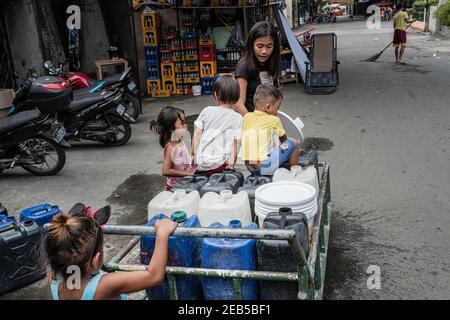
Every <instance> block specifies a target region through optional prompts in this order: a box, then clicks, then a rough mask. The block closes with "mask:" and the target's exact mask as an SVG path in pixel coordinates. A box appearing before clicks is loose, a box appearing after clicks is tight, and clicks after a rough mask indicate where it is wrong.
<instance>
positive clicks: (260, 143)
mask: <svg viewBox="0 0 450 320" xmlns="http://www.w3.org/2000/svg"><path fill="white" fill-rule="evenodd" d="M284 135H286V131H285V130H284V128H283V124H282V123H281V120H280V118H278V117H276V116H272V115H269V114H267V113H265V112H263V111H259V110H256V111H255V112H253V113H248V114H247V115H246V116H245V117H244V124H243V127H242V160H244V161H266V160H267V159H268V155H269V153H270V152H271V151H272V150H273V149H274V148H275V147H276V140H275V139H276V138H281V137H283V136H284Z"/></svg>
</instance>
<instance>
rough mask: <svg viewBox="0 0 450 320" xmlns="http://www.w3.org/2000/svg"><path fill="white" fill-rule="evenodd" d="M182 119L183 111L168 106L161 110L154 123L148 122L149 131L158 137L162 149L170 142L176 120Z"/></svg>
mask: <svg viewBox="0 0 450 320" xmlns="http://www.w3.org/2000/svg"><path fill="white" fill-rule="evenodd" d="M183 118H184V111H183V110H181V109H179V108H175V107H170V106H169V107H165V108H163V109H162V110H161V112H160V113H159V115H158V119H157V120H156V121H155V120H153V121H152V122H150V130H151V131H152V132H154V133H155V134H157V135H159V144H160V145H161V147H162V148H165V147H166V145H167V144H168V143H169V142H170V140H171V138H172V133H173V132H174V131H175V124H176V123H177V121H178V119H180V120H183Z"/></svg>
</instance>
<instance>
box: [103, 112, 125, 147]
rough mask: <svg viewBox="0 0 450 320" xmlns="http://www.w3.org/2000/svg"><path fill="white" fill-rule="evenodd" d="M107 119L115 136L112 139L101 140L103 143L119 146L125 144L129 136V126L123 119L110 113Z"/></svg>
mask: <svg viewBox="0 0 450 320" xmlns="http://www.w3.org/2000/svg"><path fill="white" fill-rule="evenodd" d="M109 121H110V122H111V125H112V126H113V127H114V129H115V131H116V138H115V139H114V140H108V141H103V143H104V144H105V145H107V146H110V147H120V146H123V145H125V144H126V143H127V142H128V141H129V140H130V138H131V126H130V124H129V123H128V122H127V121H125V119H123V118H121V117H119V116H116V115H110V116H109Z"/></svg>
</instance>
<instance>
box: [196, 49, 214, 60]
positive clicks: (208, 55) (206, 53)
mask: <svg viewBox="0 0 450 320" xmlns="http://www.w3.org/2000/svg"><path fill="white" fill-rule="evenodd" d="M199 55H200V61H214V60H216V48H215V46H200V54H199Z"/></svg>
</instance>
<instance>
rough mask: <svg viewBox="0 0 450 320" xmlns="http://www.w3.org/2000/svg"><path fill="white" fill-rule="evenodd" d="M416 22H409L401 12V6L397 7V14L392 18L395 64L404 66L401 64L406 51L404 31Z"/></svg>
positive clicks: (404, 13)
mask: <svg viewBox="0 0 450 320" xmlns="http://www.w3.org/2000/svg"><path fill="white" fill-rule="evenodd" d="M415 21H416V20H410V19H409V17H408V14H407V13H406V12H405V11H403V5H399V6H398V12H397V14H396V15H395V16H394V41H393V43H394V48H395V63H399V64H406V63H405V62H403V54H404V53H405V49H406V41H407V37H406V29H407V28H408V27H409V26H410V25H411V24H412V23H414V22H415Z"/></svg>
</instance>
